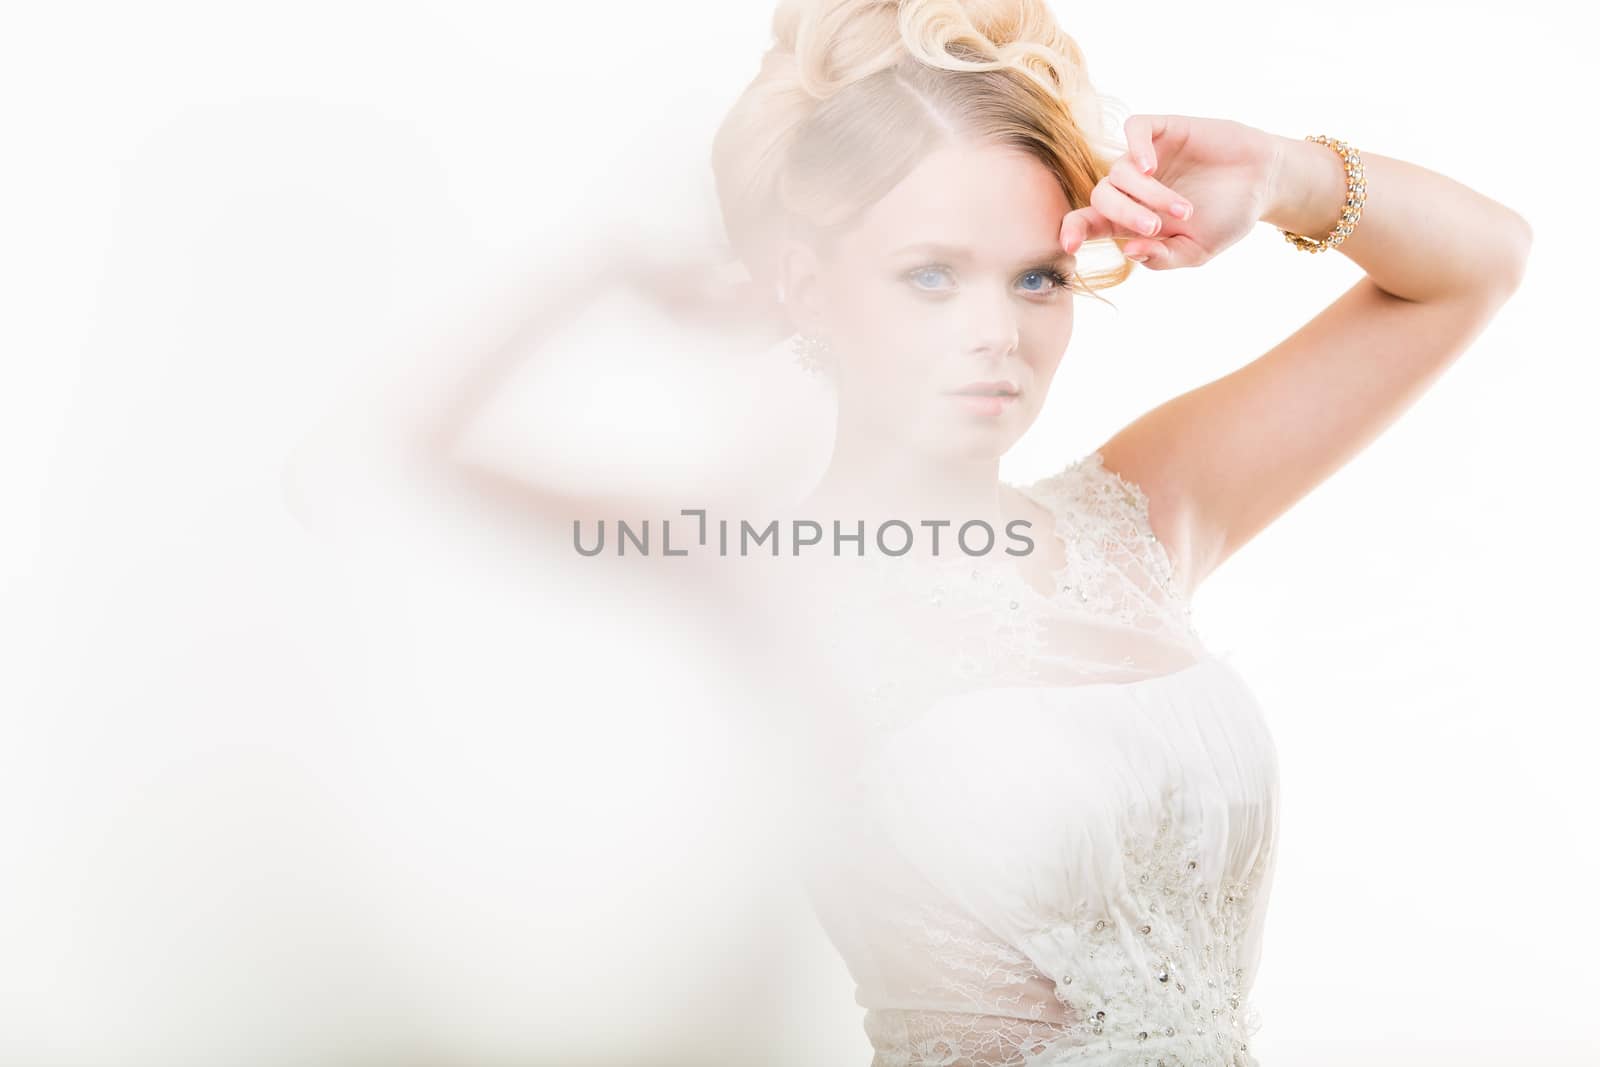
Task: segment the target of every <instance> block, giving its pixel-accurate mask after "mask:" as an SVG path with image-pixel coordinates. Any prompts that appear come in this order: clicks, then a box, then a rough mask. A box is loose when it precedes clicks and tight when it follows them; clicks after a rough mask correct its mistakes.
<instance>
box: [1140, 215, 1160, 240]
mask: <svg viewBox="0 0 1600 1067" xmlns="http://www.w3.org/2000/svg"><path fill="white" fill-rule="evenodd" d="M1159 229H1161V220H1160V219H1151V220H1150V221H1149V222H1147V223H1145V224H1144V232H1145V233H1147V234H1150V235H1151V236H1154V235H1155V232H1156V231H1157V230H1159Z"/></svg>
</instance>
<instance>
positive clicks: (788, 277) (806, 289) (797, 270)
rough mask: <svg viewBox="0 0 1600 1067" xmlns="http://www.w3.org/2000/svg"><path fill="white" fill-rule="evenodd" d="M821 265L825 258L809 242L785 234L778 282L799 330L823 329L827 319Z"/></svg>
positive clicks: (791, 317) (785, 304) (779, 256)
mask: <svg viewBox="0 0 1600 1067" xmlns="http://www.w3.org/2000/svg"><path fill="white" fill-rule="evenodd" d="M822 269H823V264H822V261H821V259H820V257H819V256H818V255H817V251H816V249H815V248H813V247H812V246H811V245H810V244H809V243H807V242H805V241H802V240H800V239H798V238H793V237H789V238H784V240H783V242H782V244H781V245H780V247H779V251H778V272H777V273H778V285H779V287H780V290H779V291H780V292H781V293H782V294H783V306H784V310H785V311H786V312H787V314H788V316H789V321H790V322H791V323H792V324H793V325H794V327H795V329H797V330H800V331H803V332H807V333H820V332H822V331H823V324H824V323H825V322H827V306H826V299H825V294H824V291H823V286H822Z"/></svg>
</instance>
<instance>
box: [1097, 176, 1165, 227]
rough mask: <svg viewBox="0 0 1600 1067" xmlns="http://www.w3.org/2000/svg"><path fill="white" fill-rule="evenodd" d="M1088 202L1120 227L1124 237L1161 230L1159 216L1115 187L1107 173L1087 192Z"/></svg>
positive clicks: (1115, 184) (1114, 182)
mask: <svg viewBox="0 0 1600 1067" xmlns="http://www.w3.org/2000/svg"><path fill="white" fill-rule="evenodd" d="M1089 203H1091V204H1093V205H1094V206H1095V208H1096V209H1098V210H1099V212H1100V214H1102V215H1104V216H1105V217H1106V218H1108V219H1110V220H1111V221H1112V223H1114V224H1115V225H1117V226H1120V227H1121V228H1122V234H1123V236H1126V237H1134V236H1140V237H1154V236H1155V235H1156V234H1158V233H1160V232H1161V216H1160V215H1158V214H1157V213H1156V212H1154V211H1152V210H1150V209H1149V208H1147V207H1145V206H1144V205H1143V204H1141V203H1139V202H1138V201H1137V200H1135V199H1134V198H1133V197H1131V196H1129V195H1128V194H1127V193H1125V192H1123V191H1122V190H1121V189H1119V188H1117V183H1116V181H1115V180H1114V179H1112V177H1111V176H1110V175H1109V174H1108V175H1106V176H1105V177H1104V178H1101V179H1100V182H1099V184H1098V185H1096V186H1095V187H1094V190H1093V191H1092V192H1091V193H1090V194H1089Z"/></svg>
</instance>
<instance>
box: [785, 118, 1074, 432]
mask: <svg viewBox="0 0 1600 1067" xmlns="http://www.w3.org/2000/svg"><path fill="white" fill-rule="evenodd" d="M1068 206H1069V205H1068V204H1067V200H1066V196H1065V194H1064V193H1062V191H1061V187H1060V185H1059V184H1058V183H1057V181H1056V179H1055V177H1054V176H1053V175H1052V174H1051V173H1050V171H1049V170H1048V169H1046V168H1045V167H1044V166H1043V165H1042V164H1041V163H1039V161H1038V160H1036V159H1034V158H1033V157H1031V156H1029V155H1027V154H1025V153H1023V152H1020V151H1018V150H1016V149H1010V148H1005V147H1001V146H994V145H985V146H973V145H961V146H953V147H950V148H946V149H941V150H940V151H938V152H936V153H934V154H933V155H930V156H929V157H928V158H927V159H925V160H924V161H923V162H922V163H921V164H920V165H919V166H918V167H917V168H916V169H915V170H913V171H912V172H911V173H910V174H908V175H907V176H906V178H905V179H904V180H903V181H901V182H900V184H899V185H897V186H896V187H895V188H894V189H892V190H891V191H890V192H889V193H888V194H887V195H886V196H885V197H883V199H882V200H880V201H878V202H877V203H876V204H874V205H873V206H872V207H871V208H870V209H869V210H868V211H867V212H866V213H865V214H864V216H863V217H862V219H861V220H860V223H859V225H857V226H856V227H854V228H853V229H852V230H850V231H849V232H848V233H846V234H844V235H842V236H841V237H840V238H839V239H837V240H836V241H835V242H834V243H833V244H832V246H831V247H830V248H828V249H827V250H826V252H825V253H824V254H823V255H821V256H820V257H818V256H816V255H814V254H811V255H808V254H807V253H805V252H801V254H800V258H799V260H798V261H797V262H798V267H797V268H796V270H795V272H794V273H792V274H791V284H790V288H791V291H794V292H796V295H797V296H801V297H802V304H801V306H802V307H803V308H807V309H809V312H810V315H809V321H805V322H802V326H803V327H804V328H807V329H809V330H813V331H815V332H817V333H819V334H821V335H822V336H823V337H825V338H826V339H827V340H828V342H829V345H830V349H831V352H830V359H831V361H832V363H833V367H834V376H835V379H836V383H837V386H838V397H839V418H840V420H841V423H843V421H844V420H850V421H851V422H853V423H855V424H856V427H857V428H865V429H867V430H869V431H870V432H871V434H872V435H873V436H875V437H877V438H879V439H881V440H884V441H886V442H889V441H892V442H894V443H897V444H899V445H901V446H903V447H907V448H913V449H917V450H919V451H921V452H924V453H927V454H930V455H937V456H941V457H947V458H951V459H963V460H967V459H989V458H998V457H999V456H1000V455H1002V454H1003V453H1004V452H1005V451H1006V450H1007V449H1009V448H1010V447H1011V445H1012V444H1014V443H1015V442H1016V440H1017V439H1018V438H1019V437H1021V436H1022V434H1023V432H1024V431H1025V430H1026V429H1027V428H1028V427H1029V426H1030V425H1031V424H1032V423H1033V420H1034V419H1035V418H1036V417H1037V416H1038V414H1039V410H1040V408H1041V407H1042V405H1043V403H1044V398H1045V394H1046V392H1047V391H1048V390H1049V387H1050V382H1051V379H1052V378H1053V376H1054V375H1055V371H1056V367H1057V366H1058V365H1059V363H1060V361H1061V356H1062V354H1063V352H1064V351H1065V350H1066V347H1067V343H1068V341H1069V340H1070V339H1071V336H1072V301H1073V294H1072V291H1071V289H1070V288H1069V287H1068V286H1069V284H1070V282H1071V280H1072V276H1073V271H1075V270H1076V267H1077V264H1076V261H1075V260H1074V257H1072V256H1070V255H1068V254H1066V253H1065V252H1063V251H1062V249H1061V245H1060V241H1059V234H1060V229H1061V219H1062V216H1063V215H1065V214H1066V212H1067V210H1068Z"/></svg>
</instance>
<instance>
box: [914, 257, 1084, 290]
mask: <svg viewBox="0 0 1600 1067" xmlns="http://www.w3.org/2000/svg"><path fill="white" fill-rule="evenodd" d="M936 270H942V271H949V270H950V268H949V267H946V266H945V265H944V264H942V263H926V264H923V265H922V266H920V267H913V268H912V269H911V270H908V271H906V272H905V275H904V277H905V280H906V282H907V283H908V284H911V288H913V289H916V290H917V291H918V292H921V293H929V294H932V293H934V292H935V290H933V289H923V288H921V287H920V286H917V285H915V284H912V283H911V279H913V278H915V277H916V276H917V275H919V274H923V273H925V272H927V271H936ZM951 273H954V271H951ZM1030 274H1041V275H1043V276H1044V277H1046V278H1049V279H1050V281H1051V282H1053V283H1054V286H1053V287H1052V288H1050V289H1044V290H1035V292H1036V293H1037V294H1038V295H1040V296H1048V295H1050V294H1052V293H1056V292H1059V291H1062V290H1067V289H1071V288H1073V280H1074V279H1075V278H1076V277H1077V275H1076V274H1073V273H1072V272H1070V271H1067V272H1063V271H1059V270H1057V269H1055V268H1054V267H1048V266H1045V267H1032V268H1029V269H1028V270H1025V271H1023V272H1022V273H1021V274H1020V275H1018V277H1022V278H1026V277H1027V276H1028V275H1030Z"/></svg>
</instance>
